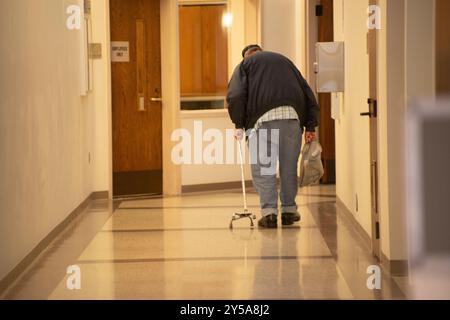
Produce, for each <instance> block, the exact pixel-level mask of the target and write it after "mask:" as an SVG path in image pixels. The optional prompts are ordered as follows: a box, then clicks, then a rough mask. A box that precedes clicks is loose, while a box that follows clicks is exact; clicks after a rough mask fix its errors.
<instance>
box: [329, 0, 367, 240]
mask: <svg viewBox="0 0 450 320" xmlns="http://www.w3.org/2000/svg"><path fill="white" fill-rule="evenodd" d="M368 5H369V2H368V1H367V0H345V6H344V5H343V2H342V1H335V2H334V28H335V30H334V34H335V41H344V42H345V78H346V79H345V92H344V93H343V94H340V95H339V97H338V99H337V100H336V99H334V101H333V103H334V104H335V103H339V104H340V119H339V120H337V121H336V123H335V124H336V192H337V196H338V197H339V198H340V199H341V201H342V202H343V203H344V204H345V205H346V207H347V208H348V209H349V210H350V211H351V212H352V213H353V215H354V216H355V219H356V220H357V221H358V222H359V223H360V224H361V226H362V227H363V228H364V230H365V231H366V232H367V233H368V234H369V235H370V234H371V207H370V205H371V203H370V146H369V119H368V118H367V117H361V116H360V113H361V112H367V109H368V105H367V98H368V97H369V56H368V54H367V45H366V35H367V26H366V21H367V8H368ZM356 198H358V206H357V205H356ZM357 207H358V208H357Z"/></svg>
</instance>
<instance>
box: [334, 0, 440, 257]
mask: <svg viewBox="0 0 450 320" xmlns="http://www.w3.org/2000/svg"><path fill="white" fill-rule="evenodd" d="M342 4H343V2H342V1H335V39H336V40H337V41H339V40H343V41H344V42H345V47H346V49H345V50H346V71H345V72H346V91H345V93H344V94H342V95H339V97H337V98H335V99H333V104H339V105H340V119H339V120H338V121H336V175H337V185H336V189H337V195H338V196H339V198H340V199H341V200H342V201H343V202H344V204H345V205H346V206H347V207H348V209H350V211H351V212H352V213H353V215H354V216H355V218H356V220H357V221H358V222H359V223H360V224H361V226H362V227H363V228H364V230H366V232H367V233H368V234H369V235H370V234H371V216H370V171H369V170H370V167H369V124H368V120H367V119H366V118H362V117H360V116H359V113H360V112H362V111H366V109H367V103H366V99H367V97H368V60H367V59H368V57H367V53H366V33H367V27H366V19H367V7H368V1H366V0H364V1H361V0H345V6H344V8H343V6H342ZM379 5H380V8H381V14H382V19H381V21H382V29H381V30H380V31H379V38H378V98H379V101H378V106H379V110H378V114H379V115H378V143H379V184H380V189H379V191H380V217H381V219H380V221H381V250H382V252H383V253H384V255H385V256H386V257H387V258H388V259H390V260H406V259H407V243H406V220H405V216H406V213H405V205H404V204H405V201H406V200H405V185H404V181H405V177H404V168H405V163H406V161H407V159H405V157H404V152H405V151H404V121H405V114H406V112H407V105H408V103H409V102H410V101H412V100H414V99H416V98H417V97H422V96H433V95H434V92H435V89H434V88H435V82H434V79H435V70H434V51H433V48H434V30H433V25H434V14H433V12H434V1H421V0H407V1H405V0H398V1H388V0H380V2H379ZM356 194H357V195H358V200H359V211H357V210H356V208H355V196H356Z"/></svg>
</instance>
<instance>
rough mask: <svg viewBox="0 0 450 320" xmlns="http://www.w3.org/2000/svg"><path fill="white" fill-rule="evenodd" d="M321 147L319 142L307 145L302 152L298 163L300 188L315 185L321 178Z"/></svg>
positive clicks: (322, 172) (322, 171)
mask: <svg viewBox="0 0 450 320" xmlns="http://www.w3.org/2000/svg"><path fill="white" fill-rule="evenodd" d="M321 158H322V146H321V145H320V143H319V142H317V141H313V142H311V143H307V144H306V145H305V146H304V147H303V150H302V158H301V161H300V180H299V183H300V187H307V186H310V185H316V184H318V183H319V182H320V179H321V178H322V177H323V174H324V170H323V164H322V159H321Z"/></svg>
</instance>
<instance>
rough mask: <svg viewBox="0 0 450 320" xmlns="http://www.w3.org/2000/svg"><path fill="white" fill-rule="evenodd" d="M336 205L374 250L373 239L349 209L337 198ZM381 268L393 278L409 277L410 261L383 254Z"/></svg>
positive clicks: (366, 243) (367, 245)
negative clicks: (390, 257) (394, 258)
mask: <svg viewBox="0 0 450 320" xmlns="http://www.w3.org/2000/svg"><path fill="white" fill-rule="evenodd" d="M336 205H338V206H339V207H340V208H341V209H342V210H341V212H343V216H344V217H345V218H346V220H347V221H348V222H349V223H350V224H351V225H352V226H353V227H354V229H355V230H356V232H357V233H358V235H359V236H360V238H361V239H362V241H363V243H364V245H365V246H366V247H367V248H369V249H370V248H372V238H371V237H370V235H369V234H368V233H367V232H366V230H364V228H363V227H362V226H361V225H360V224H359V222H358V221H357V220H356V219H355V217H354V216H353V214H352V213H351V212H350V210H349V209H348V208H347V206H346V205H345V204H344V202H342V200H341V199H339V197H336ZM381 267H382V268H383V270H385V271H387V272H388V273H389V274H390V275H391V276H407V275H408V261H407V260H389V259H388V258H387V257H386V255H385V254H384V253H383V252H381Z"/></svg>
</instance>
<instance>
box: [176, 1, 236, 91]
mask: <svg viewBox="0 0 450 320" xmlns="http://www.w3.org/2000/svg"><path fill="white" fill-rule="evenodd" d="M226 12H227V5H226V4H211V5H210V4H200V5H182V6H180V11H179V13H180V77H181V96H182V97H191V96H194V97H200V96H225V95H226V93H227V87H228V30H227V28H225V27H224V26H223V25H222V18H223V16H224V14H225V13H226Z"/></svg>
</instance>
